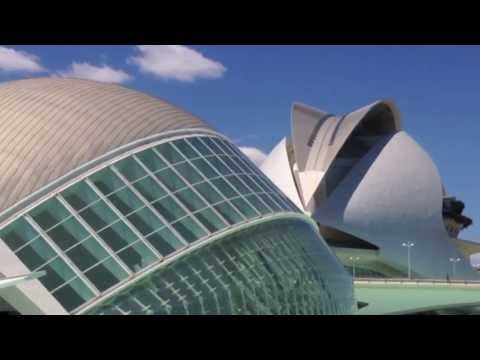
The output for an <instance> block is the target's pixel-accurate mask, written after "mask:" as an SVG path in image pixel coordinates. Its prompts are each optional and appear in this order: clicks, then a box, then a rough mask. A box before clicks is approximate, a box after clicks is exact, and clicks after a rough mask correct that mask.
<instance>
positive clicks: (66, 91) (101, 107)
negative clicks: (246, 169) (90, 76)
mask: <svg viewBox="0 0 480 360" xmlns="http://www.w3.org/2000/svg"><path fill="white" fill-rule="evenodd" d="M191 128H203V129H208V126H207V125H206V124H205V123H204V122H202V121H201V120H199V119H197V118H196V117H194V116H192V115H191V114H189V113H187V112H185V111H183V110H180V109H178V108H176V107H174V106H172V105H171V104H169V103H167V102H165V101H163V100H160V99H158V98H155V97H151V96H148V95H146V94H143V93H141V92H138V91H134V90H130V89H127V88H125V87H122V86H118V85H112V84H105V83H100V82H95V81H90V80H80V79H63V78H37V79H28V80H19V81H12V82H5V83H2V84H0V167H1V175H0V212H2V211H4V210H5V209H7V208H9V207H11V206H12V205H14V204H16V203H17V202H18V201H20V200H22V199H24V198H25V197H27V196H28V195H30V194H32V193H33V192H35V191H37V190H39V189H41V188H42V187H44V186H46V185H48V184H49V183H51V182H52V181H54V180H55V179H58V178H60V177H62V176H63V175H65V174H67V173H69V172H70V171H72V170H74V169H76V168H78V167H79V166H81V165H83V164H85V163H87V162H89V161H92V160H94V159H96V158H98V157H100V156H102V155H104V154H106V153H108V152H110V151H112V150H114V149H117V148H119V147H121V146H124V145H127V144H130V143H133V142H135V141H138V140H140V139H144V138H147V137H150V136H153V135H156V134H160V133H163V132H166V131H171V130H178V129H191Z"/></svg>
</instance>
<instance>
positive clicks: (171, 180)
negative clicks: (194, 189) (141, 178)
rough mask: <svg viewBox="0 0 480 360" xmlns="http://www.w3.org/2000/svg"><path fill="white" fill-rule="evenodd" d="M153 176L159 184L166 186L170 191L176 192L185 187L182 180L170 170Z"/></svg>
mask: <svg viewBox="0 0 480 360" xmlns="http://www.w3.org/2000/svg"><path fill="white" fill-rule="evenodd" d="M155 176H156V177H157V178H158V180H160V182H161V183H162V184H164V185H166V186H167V187H168V188H169V189H170V191H176V190H179V189H183V188H184V187H186V186H187V184H185V183H184V182H183V180H182V179H180V178H179V177H178V175H177V174H175V173H174V172H173V170H172V169H164V170H162V171H160V172H158V173H156V174H155Z"/></svg>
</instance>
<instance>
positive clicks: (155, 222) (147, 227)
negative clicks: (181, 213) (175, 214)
mask: <svg viewBox="0 0 480 360" xmlns="http://www.w3.org/2000/svg"><path fill="white" fill-rule="evenodd" d="M127 219H128V220H129V221H130V222H131V223H132V225H133V226H134V227H135V228H136V229H137V230H138V231H139V232H140V233H142V234H143V235H148V234H150V233H151V232H153V231H155V230H157V229H160V228H161V227H162V226H163V222H162V221H161V220H160V219H159V218H158V216H156V215H155V214H154V213H153V212H152V210H150V209H149V208H143V209H142V210H140V211H137V212H135V213H133V214H131V215H130V216H128V217H127Z"/></svg>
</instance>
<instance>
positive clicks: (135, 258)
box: [118, 242, 157, 272]
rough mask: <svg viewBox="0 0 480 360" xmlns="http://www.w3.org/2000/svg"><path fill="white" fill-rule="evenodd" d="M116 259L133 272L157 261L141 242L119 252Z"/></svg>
mask: <svg viewBox="0 0 480 360" xmlns="http://www.w3.org/2000/svg"><path fill="white" fill-rule="evenodd" d="M118 257H119V258H120V259H122V261H123V262H124V263H125V264H126V265H127V266H128V267H129V268H130V270H132V271H134V272H137V271H140V270H141V269H143V268H144V267H146V266H148V265H150V264H151V263H153V262H154V261H155V260H157V257H156V256H155V255H154V254H153V253H152V252H151V251H150V250H149V249H148V248H147V247H146V246H145V244H143V243H141V242H137V243H136V244H135V245H132V246H130V247H128V248H127V249H125V250H122V251H120V252H119V253H118Z"/></svg>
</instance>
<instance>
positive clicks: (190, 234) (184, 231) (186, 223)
mask: <svg viewBox="0 0 480 360" xmlns="http://www.w3.org/2000/svg"><path fill="white" fill-rule="evenodd" d="M172 226H173V227H174V228H175V230H177V231H178V232H179V233H180V235H182V237H183V238H184V239H185V240H186V241H188V242H190V243H191V242H194V241H195V240H197V239H199V238H201V237H203V236H205V235H206V233H205V231H204V230H202V228H201V227H200V226H198V225H197V223H195V221H193V219H192V218H190V217H187V218H184V219H182V220H180V221H177V222H176V223H175V224H172Z"/></svg>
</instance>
